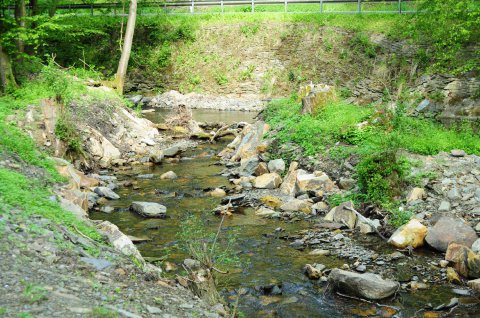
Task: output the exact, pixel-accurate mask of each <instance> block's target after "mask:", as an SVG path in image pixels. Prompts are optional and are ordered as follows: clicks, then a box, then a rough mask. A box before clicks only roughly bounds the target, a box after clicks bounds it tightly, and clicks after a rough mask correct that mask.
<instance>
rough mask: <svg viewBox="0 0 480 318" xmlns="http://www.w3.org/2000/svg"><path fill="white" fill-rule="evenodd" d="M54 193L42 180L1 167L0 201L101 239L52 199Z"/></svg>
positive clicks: (24, 212)
mask: <svg viewBox="0 0 480 318" xmlns="http://www.w3.org/2000/svg"><path fill="white" fill-rule="evenodd" d="M52 195H53V193H52V192H51V191H50V190H49V188H48V187H46V186H45V185H43V184H42V183H41V182H40V181H38V180H35V179H32V178H27V177H26V176H24V175H22V174H20V173H18V172H15V171H11V170H8V169H4V168H0V203H1V204H2V205H3V204H5V205H7V206H11V207H13V208H19V209H21V210H22V214H23V216H26V217H28V216H31V215H40V216H42V217H45V218H47V219H49V220H51V221H53V222H54V223H57V224H62V225H65V226H67V227H70V228H72V229H73V228H77V229H78V230H79V231H81V232H82V233H83V234H85V235H87V236H88V237H90V238H92V239H94V240H97V241H100V240H101V236H100V234H99V233H98V232H97V231H96V230H95V229H94V228H92V227H90V226H88V225H87V224H85V223H84V222H83V221H81V220H79V219H78V218H77V217H76V216H75V215H73V214H72V213H70V212H67V211H64V210H63V209H62V208H61V207H60V205H59V204H58V203H57V202H55V201H52V200H50V197H51V196H52Z"/></svg>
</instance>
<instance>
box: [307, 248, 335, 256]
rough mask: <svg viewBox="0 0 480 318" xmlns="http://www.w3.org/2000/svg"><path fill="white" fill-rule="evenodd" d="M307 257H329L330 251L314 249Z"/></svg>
mask: <svg viewBox="0 0 480 318" xmlns="http://www.w3.org/2000/svg"><path fill="white" fill-rule="evenodd" d="M308 255H319V256H326V255H330V251H329V250H322V249H314V250H313V251H311V252H310V253H308Z"/></svg>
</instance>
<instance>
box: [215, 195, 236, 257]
mask: <svg viewBox="0 0 480 318" xmlns="http://www.w3.org/2000/svg"><path fill="white" fill-rule="evenodd" d="M231 201H232V200H231V199H230V200H229V201H228V204H230V202H231ZM225 215H226V213H224V214H223V215H222V220H221V221H220V224H219V225H218V230H217V234H215V239H214V240H213V243H212V248H211V249H210V253H211V254H213V250H214V249H215V244H216V243H217V239H218V236H219V235H220V231H221V229H222V224H223V220H225Z"/></svg>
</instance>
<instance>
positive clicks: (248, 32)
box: [240, 24, 260, 37]
mask: <svg viewBox="0 0 480 318" xmlns="http://www.w3.org/2000/svg"><path fill="white" fill-rule="evenodd" d="M259 30H260V25H259V24H245V25H242V26H241V27H240V32H242V34H243V35H245V36H246V37H249V36H254V35H255V34H257V33H258V31H259Z"/></svg>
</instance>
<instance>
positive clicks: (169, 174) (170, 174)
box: [160, 171, 178, 180]
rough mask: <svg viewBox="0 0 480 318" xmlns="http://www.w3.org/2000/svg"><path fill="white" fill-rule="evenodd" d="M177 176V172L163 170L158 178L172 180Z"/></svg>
mask: <svg viewBox="0 0 480 318" xmlns="http://www.w3.org/2000/svg"><path fill="white" fill-rule="evenodd" d="M177 178H178V176H177V174H176V173H175V172H173V171H168V172H165V173H164V174H162V175H161V176H160V179H162V180H174V179H177Z"/></svg>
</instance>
